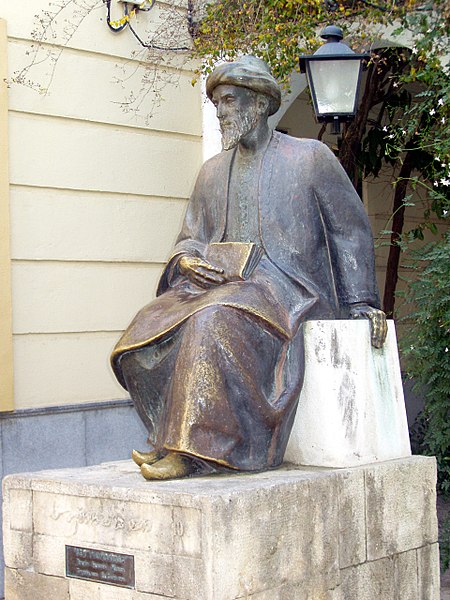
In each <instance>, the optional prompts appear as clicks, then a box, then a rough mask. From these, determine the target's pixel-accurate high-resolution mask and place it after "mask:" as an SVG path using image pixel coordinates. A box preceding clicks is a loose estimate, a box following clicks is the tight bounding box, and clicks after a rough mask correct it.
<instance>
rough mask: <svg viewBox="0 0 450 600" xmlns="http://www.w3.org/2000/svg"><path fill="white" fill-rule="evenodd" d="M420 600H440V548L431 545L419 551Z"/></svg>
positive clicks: (436, 545)
mask: <svg viewBox="0 0 450 600" xmlns="http://www.w3.org/2000/svg"><path fill="white" fill-rule="evenodd" d="M417 566H418V569H417V574H418V587H419V594H418V596H417V598H418V599H419V600H439V597H440V594H439V588H440V574H439V546H438V544H429V545H427V546H424V547H423V548H418V550H417Z"/></svg>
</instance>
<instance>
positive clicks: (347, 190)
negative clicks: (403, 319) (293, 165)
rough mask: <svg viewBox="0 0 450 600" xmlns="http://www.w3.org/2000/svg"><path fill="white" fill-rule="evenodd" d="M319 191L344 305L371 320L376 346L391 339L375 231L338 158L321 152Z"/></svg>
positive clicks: (317, 170) (317, 177)
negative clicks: (383, 304) (378, 282)
mask: <svg viewBox="0 0 450 600" xmlns="http://www.w3.org/2000/svg"><path fill="white" fill-rule="evenodd" d="M315 151H316V158H315V163H314V165H315V177H314V189H315V194H316V197H317V199H318V203H319V207H320V211H321V214H322V218H323V222H324V224H325V228H326V235H327V243H328V247H329V252H330V259H331V263H332V268H333V272H334V277H335V281H336V288H337V293H338V297H339V301H340V303H341V304H342V305H344V306H347V307H348V313H349V316H350V317H351V318H353V319H361V318H366V319H369V320H370V325H371V340H372V345H373V346H375V347H376V348H381V347H382V345H383V343H384V341H385V339H386V334H387V323H386V315H385V314H384V312H383V311H382V310H380V308H379V306H380V304H379V297H378V290H377V285H376V278H375V257H374V248H373V238H372V231H371V228H370V223H369V219H368V217H367V214H366V212H365V210H364V206H363V204H362V202H361V200H360V198H359V196H358V195H357V193H356V191H355V189H354V187H353V185H352V183H351V181H350V179H349V178H348V176H347V174H346V173H345V171H344V169H343V168H342V166H341V165H340V163H339V161H338V160H337V158H336V157H335V156H334V155H333V153H332V152H331V151H330V150H329V149H328V148H327V147H326V146H325V145H324V144H320V145H318V146H317V147H316V149H315Z"/></svg>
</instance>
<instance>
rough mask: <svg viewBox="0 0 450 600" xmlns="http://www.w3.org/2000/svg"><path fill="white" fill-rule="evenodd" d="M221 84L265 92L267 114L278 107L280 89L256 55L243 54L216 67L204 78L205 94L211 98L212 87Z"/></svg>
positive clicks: (264, 64) (270, 113) (275, 110)
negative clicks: (267, 107)
mask: <svg viewBox="0 0 450 600" xmlns="http://www.w3.org/2000/svg"><path fill="white" fill-rule="evenodd" d="M221 84H225V85H237V86H239V87H245V88H248V89H249V90H253V91H254V92H257V93H259V94H265V95H266V96H268V97H269V99H270V105H269V115H273V114H274V113H276V112H277V110H278V109H279V108H280V104H281V91H280V87H279V85H278V84H277V82H276V80H275V79H274V77H273V76H272V74H271V72H270V70H269V67H268V66H267V64H266V63H265V62H264V61H263V60H261V59H260V58H256V56H250V55H249V56H243V57H242V58H240V59H239V60H237V61H236V62H229V63H223V64H221V65H219V66H218V67H216V68H215V69H214V71H213V72H212V73H211V75H209V77H208V79H207V80H206V94H207V96H208V98H209V99H210V100H212V93H213V91H214V89H215V88H216V87H217V86H218V85H221Z"/></svg>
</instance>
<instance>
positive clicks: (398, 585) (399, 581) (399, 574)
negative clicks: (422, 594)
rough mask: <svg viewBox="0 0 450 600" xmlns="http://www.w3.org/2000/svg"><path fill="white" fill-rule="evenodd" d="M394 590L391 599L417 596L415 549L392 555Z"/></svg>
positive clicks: (406, 598) (407, 599)
mask: <svg viewBox="0 0 450 600" xmlns="http://www.w3.org/2000/svg"><path fill="white" fill-rule="evenodd" d="M394 592H395V596H394V597H393V599H392V600H409V599H411V600H413V598H419V588H418V577H417V552H416V550H409V552H402V554H396V555H395V556H394ZM430 600H431V599H430Z"/></svg>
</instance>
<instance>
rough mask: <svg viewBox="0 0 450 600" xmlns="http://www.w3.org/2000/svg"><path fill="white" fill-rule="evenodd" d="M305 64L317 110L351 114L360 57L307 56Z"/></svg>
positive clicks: (326, 112)
mask: <svg viewBox="0 0 450 600" xmlns="http://www.w3.org/2000/svg"><path fill="white" fill-rule="evenodd" d="M308 67H309V70H310V73H309V75H310V85H311V83H312V86H311V88H312V89H313V90H314V91H313V99H314V103H315V105H316V106H315V108H316V112H317V114H318V115H326V114H353V113H354V112H355V110H356V97H357V92H358V81H359V71H360V68H361V61H360V59H359V58H355V59H345V60H339V59H337V60H310V61H308ZM311 80H312V82H311Z"/></svg>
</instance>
